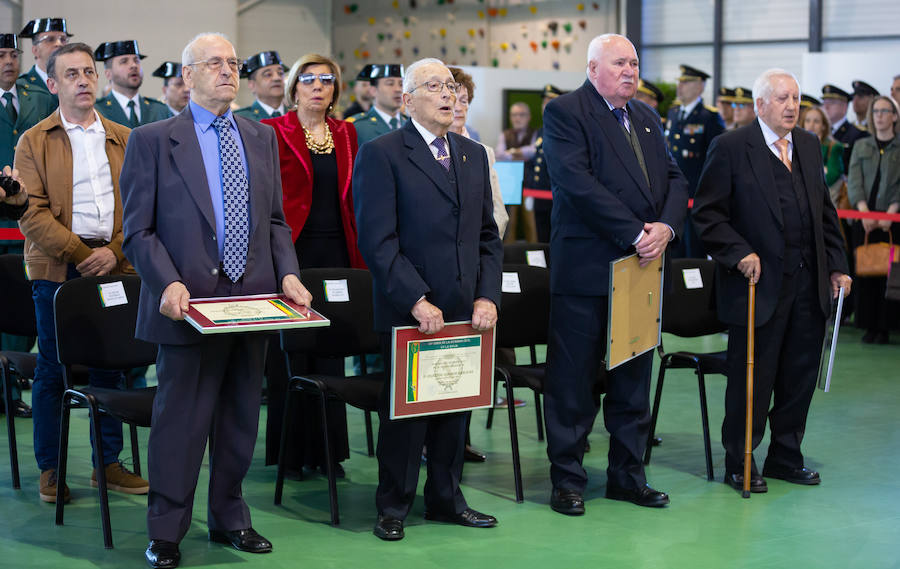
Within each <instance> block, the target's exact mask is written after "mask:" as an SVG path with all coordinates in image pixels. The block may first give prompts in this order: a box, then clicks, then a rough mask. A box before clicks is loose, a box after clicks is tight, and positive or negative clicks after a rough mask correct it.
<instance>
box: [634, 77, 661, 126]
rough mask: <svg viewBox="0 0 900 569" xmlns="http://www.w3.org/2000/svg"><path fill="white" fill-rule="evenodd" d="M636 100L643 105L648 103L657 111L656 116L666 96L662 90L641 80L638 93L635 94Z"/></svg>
mask: <svg viewBox="0 0 900 569" xmlns="http://www.w3.org/2000/svg"><path fill="white" fill-rule="evenodd" d="M634 98H635V99H637V100H638V101H640V102H642V103H647V104H648V105H650V106H651V107H653V108H654V109H656V114H659V105H660V104H662V102H663V99H665V98H666V96H665V95H664V94H663V92H662V89H660V88H659V87H657V86H656V85H654V84H653V83H651V82H649V81H647V80H646V79H641V80H639V81H638V88H637V93H635V95H634ZM660 120H661V119H660Z"/></svg>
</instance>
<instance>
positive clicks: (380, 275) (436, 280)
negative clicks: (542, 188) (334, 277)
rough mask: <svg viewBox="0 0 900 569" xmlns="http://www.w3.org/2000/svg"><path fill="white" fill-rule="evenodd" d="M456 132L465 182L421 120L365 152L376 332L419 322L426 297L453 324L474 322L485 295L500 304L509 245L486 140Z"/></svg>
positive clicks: (363, 231) (366, 253)
mask: <svg viewBox="0 0 900 569" xmlns="http://www.w3.org/2000/svg"><path fill="white" fill-rule="evenodd" d="M447 138H448V139H449V141H450V157H451V159H452V161H453V166H454V169H455V172H456V177H457V185H456V187H453V186H452V185H451V184H450V183H449V181H448V178H447V174H446V173H445V172H444V170H443V168H442V167H441V166H440V165H439V164H438V162H437V161H436V160H435V159H434V156H433V155H432V154H431V150H429V148H428V146H427V145H426V144H425V140H424V139H423V138H422V136H421V135H420V134H419V132H418V131H417V130H416V128H415V126H414V125H413V123H412V121H410V122H408V123H406V125H405V126H403V127H402V128H400V129H398V130H395V131H393V132H390V133H388V134H385V135H382V136H379V137H378V138H375V139H373V140H372V141H370V142H367V143H366V144H364V145H363V146H362V147H361V148H360V149H359V154H357V157H356V163H355V165H354V168H353V203H354V209H355V213H356V225H357V229H358V230H359V237H358V242H359V250H360V252H361V253H362V256H363V259H364V260H365V261H366V265H368V267H369V270H370V271H371V272H372V279H373V288H374V303H375V329H376V330H377V331H380V332H389V331H390V330H391V327H392V326H412V325H418V323H417V322H416V320H415V319H414V318H413V316H412V314H411V313H410V310H411V309H412V307H413V305H414V304H415V303H416V302H418V300H419V298H421V297H422V295H425V296H426V298H427V299H428V301H429V302H431V303H432V304H434V305H435V306H437V307H438V308H440V309H441V311H442V312H443V315H444V321H446V322H452V321H454V320H469V319H470V318H471V317H472V303H473V302H474V300H475V299H476V298H479V297H485V298H488V299H490V300H492V301H493V302H494V303H495V304H496V305H497V307H498V308H499V306H500V273H501V266H502V263H503V245H502V243H501V241H500V235H499V234H498V232H497V225H496V223H494V216H493V201H492V199H491V183H490V175H489V168H488V161H487V155H486V153H485V151H484V147H482V146H481V145H480V144H478V143H477V142H474V141H472V140H469V139H467V138H465V137H462V136H459V135H457V134H454V133H448V135H447ZM457 189H458V193H457Z"/></svg>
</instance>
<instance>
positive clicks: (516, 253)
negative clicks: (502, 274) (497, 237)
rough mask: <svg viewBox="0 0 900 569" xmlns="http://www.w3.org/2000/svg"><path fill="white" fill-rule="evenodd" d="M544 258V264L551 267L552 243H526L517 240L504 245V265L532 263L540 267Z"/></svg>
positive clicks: (533, 265)
mask: <svg viewBox="0 0 900 569" xmlns="http://www.w3.org/2000/svg"><path fill="white" fill-rule="evenodd" d="M541 259H543V261H544V266H545V267H547V268H549V267H550V245H549V244H548V243H524V242H521V241H517V242H515V243H507V244H505V245H503V264H504V265H531V266H532V267H539V266H541V265H540V260H541Z"/></svg>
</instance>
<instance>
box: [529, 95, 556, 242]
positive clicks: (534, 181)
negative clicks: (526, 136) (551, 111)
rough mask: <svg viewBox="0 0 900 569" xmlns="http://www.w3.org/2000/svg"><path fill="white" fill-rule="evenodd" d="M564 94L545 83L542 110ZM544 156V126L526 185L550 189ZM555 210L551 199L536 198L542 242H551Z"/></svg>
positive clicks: (535, 204)
mask: <svg viewBox="0 0 900 569" xmlns="http://www.w3.org/2000/svg"><path fill="white" fill-rule="evenodd" d="M562 94H563V91H562V89H560V88H559V87H556V86H555V85H551V84H549V83H548V84H546V85H544V92H543V99H542V101H541V112H543V110H544V107H546V106H547V103H549V102H550V101H552V100H553V99H555V98H557V97H559V96H560V95H562ZM545 160H546V158H545V157H544V127H543V126H542V127H541V128H539V129H538V131H537V135H536V138H535V139H534V156H533V157H532V158H531V159H530V160H527V161H526V162H525V187H526V188H531V189H533V190H546V191H548V192H549V191H550V174H549V172H548V171H547V163H546V162H545ZM552 210H553V202H552V201H551V200H544V199H535V200H534V218H535V222H536V225H537V239H538V242H540V243H549V242H550V212H551V211H552Z"/></svg>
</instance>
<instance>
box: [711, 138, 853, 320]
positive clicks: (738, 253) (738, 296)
mask: <svg viewBox="0 0 900 569" xmlns="http://www.w3.org/2000/svg"><path fill="white" fill-rule="evenodd" d="M791 138H792V140H793V143H794V156H793V162H794V163H799V165H800V171H801V173H802V177H803V186H804V189H805V190H806V197H807V201H808V204H809V212H810V220H811V223H812V229H813V248H814V250H815V255H816V267H815V270H816V275H815V276H816V285H817V293H818V297H819V305H820V307H821V309H822V313H823V314H824V315H825V316H826V317H827V316H828V314H829V313H830V311H831V296H832V293H831V282H830V276H829V275H830V273H832V272H840V273H847V272H848V269H847V260H846V256H845V254H844V242H843V238H842V237H841V232H840V227H839V225H838V218H837V212H836V211H835V209H834V204H833V203H832V201H831V197H830V195H829V193H828V186H827V185H826V184H825V174H824V172H825V167H824V166H823V164H822V148H821V145H820V144H819V139H818V138H817V137H816V136H815V135H813V134H810V133H808V132H807V131H805V130H803V129H802V128H799V127H795V128H794V129H793V130H792V131H791ZM771 156H772V151H771V150H770V149H769V147H768V146H767V145H766V140H765V137H764V136H763V133H762V129H761V128H760V126H759V121H758V120H755V121H753V122H752V123H750V124H749V125H747V126H744V127H741V128H739V129H737V130H732V131H729V132H726V133H725V134H723V135H721V136H719V137H717V138H716V139H715V140H713V142H712V145H711V146H710V149H709V155H708V157H707V159H706V165H705V166H704V168H703V174H702V175H701V177H700V185H699V186H698V187H697V195H696V197H695V198H694V210H693V219H694V224H695V226H696V228H697V233H698V234H699V235H700V238H701V239H702V240H703V244H704V246H705V247H706V250H707V251H708V252H709V254H710V255H711V256H712V258H713V259H715V260H716V297H717V304H718V312H719V319H720V320H722V321H723V322H725V323H727V324H731V325H734V326H741V325H745V324H746V323H747V295H748V285H747V279H746V278H745V277H744V275H743V274H741V272H740V271H738V270H737V264H738V263H739V262H740V261H741V259H743V258H744V257H746V256H747V255H749V254H750V253H756V254H757V255H759V258H760V266H761V272H760V279H759V283H757V285H756V315H755V319H756V325H757V326H762V325H763V324H765V323H766V322H767V321H768V320H769V318H771V317H772V315H773V314H774V313H775V307H776V306H777V304H778V298H779V296H780V293H781V279H782V275H783V274H784V266H783V264H782V261H783V258H784V238H783V237H782V235H783V230H784V219H783V216H782V211H781V204H780V202H779V199H778V190H777V189H776V187H775V173H774V171H773V170H772V159H771Z"/></svg>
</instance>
